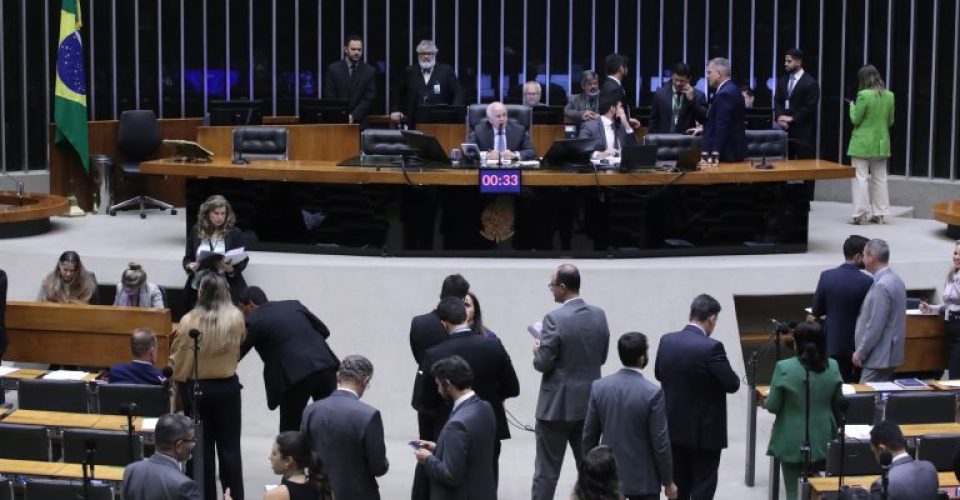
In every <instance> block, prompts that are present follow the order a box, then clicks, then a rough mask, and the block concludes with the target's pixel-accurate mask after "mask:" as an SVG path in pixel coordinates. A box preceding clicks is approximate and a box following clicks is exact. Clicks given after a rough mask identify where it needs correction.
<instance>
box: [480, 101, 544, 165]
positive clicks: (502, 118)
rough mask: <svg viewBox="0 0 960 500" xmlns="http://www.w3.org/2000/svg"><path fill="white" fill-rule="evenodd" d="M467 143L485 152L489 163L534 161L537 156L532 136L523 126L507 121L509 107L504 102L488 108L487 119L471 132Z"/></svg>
mask: <svg viewBox="0 0 960 500" xmlns="http://www.w3.org/2000/svg"><path fill="white" fill-rule="evenodd" d="M467 142H469V143H473V144H476V145H477V147H479V148H480V151H484V155H486V157H487V161H488V162H489V161H497V160H503V161H512V160H532V159H534V158H535V157H536V156H537V153H536V151H534V149H533V141H531V140H530V134H529V133H528V132H527V131H526V130H524V128H523V125H520V124H518V123H512V122H510V121H509V120H508V119H507V107H506V106H504V105H503V103H502V102H497V101H494V102H491V103H490V105H489V106H487V119H486V120H484V121H482V122H480V123H478V124H477V126H476V127H474V129H473V130H471V131H470V137H469V138H468V139H467Z"/></svg>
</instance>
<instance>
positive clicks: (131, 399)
mask: <svg viewBox="0 0 960 500" xmlns="http://www.w3.org/2000/svg"><path fill="white" fill-rule="evenodd" d="M98 393H99V394H98V396H99V400H100V413H101V414H105V415H122V413H121V412H120V407H121V406H123V405H129V404H130V403H136V405H137V413H136V415H137V416H138V417H159V416H161V415H166V414H167V413H170V399H169V398H168V397H167V394H166V390H165V389H164V388H163V387H162V386H159V385H143V384H107V385H101V386H100V388H99V390H98Z"/></svg>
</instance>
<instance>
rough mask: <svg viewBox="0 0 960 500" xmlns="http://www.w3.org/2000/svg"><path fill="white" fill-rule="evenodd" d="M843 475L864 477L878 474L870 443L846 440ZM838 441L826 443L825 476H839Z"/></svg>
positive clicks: (878, 469)
mask: <svg viewBox="0 0 960 500" xmlns="http://www.w3.org/2000/svg"><path fill="white" fill-rule="evenodd" d="M844 454H845V455H846V457H845V459H844V460H843V475H844V476H866V475H872V474H880V464H879V463H877V459H876V457H874V456H873V450H871V449H870V441H869V440H867V441H852V440H849V439H848V440H847V442H846V444H845V446H844ZM840 458H841V457H840V441H839V440H836V439H833V440H831V441H830V442H829V443H827V475H828V476H837V475H839V474H840Z"/></svg>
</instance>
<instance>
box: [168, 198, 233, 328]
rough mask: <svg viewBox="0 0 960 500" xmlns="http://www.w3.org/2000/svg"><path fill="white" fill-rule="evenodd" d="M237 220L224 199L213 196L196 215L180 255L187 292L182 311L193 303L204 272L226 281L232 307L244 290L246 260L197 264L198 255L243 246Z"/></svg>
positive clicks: (228, 203) (227, 250)
mask: <svg viewBox="0 0 960 500" xmlns="http://www.w3.org/2000/svg"><path fill="white" fill-rule="evenodd" d="M236 222H237V216H236V214H235V213H234V212H233V208H232V207H231V206H230V202H228V201H227V199H226V198H224V197H223V196H220V195H218V194H215V195H213V196H211V197H209V198H207V200H206V201H204V202H203V204H201V205H200V209H199V210H198V213H197V223H196V225H194V226H193V229H191V230H190V234H189V235H188V236H187V249H186V252H184V255H183V270H184V271H186V272H187V284H186V285H185V286H184V290H186V291H187V298H186V307H184V309H185V310H187V311H189V310H190V309H192V308H193V305H194V304H195V303H196V301H197V288H198V287H199V285H200V279H201V278H203V275H204V274H206V273H208V272H217V273H220V274H222V275H223V276H224V277H226V278H227V283H228V284H229V285H230V296H231V299H232V300H233V303H234V304H237V300H238V298H239V297H240V294H241V293H243V291H244V290H246V289H247V282H246V281H244V279H243V270H244V269H246V267H247V261H248V260H249V259H243V261H241V262H238V263H236V264H228V263H226V262H224V261H222V260H221V261H218V262H216V263H215V264H214V265H213V267H212V268H209V269H207V268H201V265H200V263H199V262H198V260H197V257H198V255H199V254H200V252H203V251H207V252H214V253H220V254H224V253H226V252H229V251H230V250H234V249H237V248H241V247H243V246H244V241H243V233H242V232H241V231H240V229H239V228H237V227H236V226H235V224H236Z"/></svg>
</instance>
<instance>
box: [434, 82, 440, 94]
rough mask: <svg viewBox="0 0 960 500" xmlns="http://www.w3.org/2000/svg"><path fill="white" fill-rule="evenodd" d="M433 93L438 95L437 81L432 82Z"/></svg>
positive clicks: (438, 85)
mask: <svg viewBox="0 0 960 500" xmlns="http://www.w3.org/2000/svg"><path fill="white" fill-rule="evenodd" d="M433 95H440V84H439V83H434V84H433Z"/></svg>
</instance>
